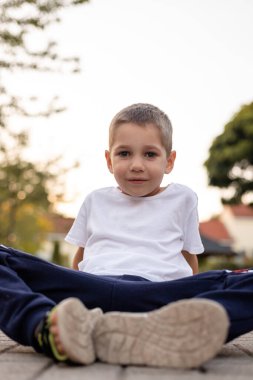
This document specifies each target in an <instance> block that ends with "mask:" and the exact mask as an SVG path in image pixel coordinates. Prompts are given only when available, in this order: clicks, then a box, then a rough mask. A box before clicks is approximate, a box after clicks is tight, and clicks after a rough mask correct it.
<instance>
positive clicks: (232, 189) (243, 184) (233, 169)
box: [204, 103, 253, 205]
mask: <svg viewBox="0 0 253 380" xmlns="http://www.w3.org/2000/svg"><path fill="white" fill-rule="evenodd" d="M204 165H205V167H206V169H207V172H208V177H209V185H211V186H216V187H219V188H222V189H227V190H228V191H227V193H229V194H228V195H227V196H226V197H223V198H222V202H223V203H230V204H238V203H241V202H243V203H245V204H248V205H251V204H253V202H252V200H253V199H252V195H253V103H250V104H247V105H244V106H242V107H241V109H240V110H239V112H238V113H236V114H235V115H234V116H233V117H232V119H231V120H230V121H229V122H228V123H227V124H226V125H225V127H224V131H223V133H222V134H221V135H219V136H217V137H216V138H215V139H214V141H213V142H212V145H211V147H210V149H209V157H208V159H207V160H206V161H205V163H204Z"/></svg>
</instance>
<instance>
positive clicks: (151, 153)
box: [145, 152, 157, 158]
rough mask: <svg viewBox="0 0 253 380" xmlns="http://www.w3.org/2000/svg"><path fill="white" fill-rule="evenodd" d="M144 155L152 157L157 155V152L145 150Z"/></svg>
mask: <svg viewBox="0 0 253 380" xmlns="http://www.w3.org/2000/svg"><path fill="white" fill-rule="evenodd" d="M145 156H146V157H148V158H153V157H156V156H157V153H155V152H146V153H145Z"/></svg>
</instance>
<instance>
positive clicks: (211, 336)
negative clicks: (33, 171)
mask: <svg viewBox="0 0 253 380" xmlns="http://www.w3.org/2000/svg"><path fill="white" fill-rule="evenodd" d="M175 157H176V154H175V152H174V151H172V147H171V126H170V122H169V120H168V118H167V116H166V115H165V114H164V113H163V112H162V111H160V110H159V109H158V108H156V107H154V106H151V105H146V104H137V105H133V106H130V107H127V108H126V109H124V110H122V111H121V112H120V113H119V114H118V115H116V116H115V118H114V119H113V121H112V124H111V127H110V144H109V151H107V152H106V160H107V165H108V168H109V170H110V171H111V172H112V173H113V175H114V176H115V179H116V181H117V183H118V188H107V189H101V190H98V191H95V192H93V193H91V194H90V195H89V196H88V197H87V198H86V200H85V202H84V204H83V206H82V207H81V209H80V212H79V214H78V217H77V219H76V221H75V223H74V225H73V227H72V229H71V231H70V232H69V234H68V236H67V240H68V241H69V242H71V243H74V244H76V245H78V246H79V248H78V251H77V254H76V256H75V260H74V267H75V268H77V266H79V269H80V270H79V271H76V270H71V269H67V268H62V267H58V266H56V265H53V264H51V263H49V262H46V261H43V260H40V259H38V258H36V257H34V256H31V255H27V254H25V253H23V252H20V251H18V250H13V249H11V248H6V247H4V246H0V307H1V313H0V328H1V329H2V330H3V331H4V332H5V333H6V334H7V335H8V336H9V337H11V338H12V339H14V340H16V341H17V342H19V343H21V344H25V345H31V346H33V347H34V348H35V349H36V350H37V351H38V352H43V353H45V354H47V355H48V356H51V357H53V358H54V359H55V360H57V361H66V360H70V361H73V362H77V363H83V364H89V363H92V362H93V361H94V360H95V359H96V358H97V359H99V360H101V361H104V362H107V363H116V364H134V365H135V364H138V365H152V366H158V367H161V366H165V367H173V368H193V367H197V366H199V365H201V364H203V363H204V362H205V361H207V360H208V359H210V358H212V357H214V356H215V355H216V354H217V352H218V351H219V350H220V349H221V347H222V345H223V343H224V342H226V341H229V340H231V339H234V338H235V337H237V336H239V335H241V334H243V333H246V332H249V331H251V330H252V329H253V304H252V294H253V276H252V272H250V271H245V272H244V273H241V272H240V273H238V272H229V271H225V270H222V271H211V272H207V273H201V274H194V275H192V272H194V273H196V272H197V261H196V256H195V255H196V254H198V253H201V252H202V250H203V248H202V244H201V241H200V238H199V233H198V217H197V200H196V196H195V194H194V193H193V192H192V191H191V190H190V189H188V188H186V187H185V186H182V185H178V184H170V185H168V186H167V187H165V188H162V187H160V185H161V181H162V178H163V175H164V174H166V173H170V171H171V170H172V168H173V165H174V161H175ZM84 248H85V254H84ZM72 297H75V298H72ZM84 305H85V306H84Z"/></svg>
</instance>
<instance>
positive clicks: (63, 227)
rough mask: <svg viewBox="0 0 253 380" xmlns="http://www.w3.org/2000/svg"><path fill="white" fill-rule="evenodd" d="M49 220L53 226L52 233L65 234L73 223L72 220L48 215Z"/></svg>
mask: <svg viewBox="0 0 253 380" xmlns="http://www.w3.org/2000/svg"><path fill="white" fill-rule="evenodd" d="M48 217H49V220H50V221H51V222H52V224H53V229H54V230H53V232H56V233H60V234H67V233H68V232H69V230H70V228H71V226H72V224H73V222H74V218H66V217H64V216H61V215H57V214H50V215H49V216H48Z"/></svg>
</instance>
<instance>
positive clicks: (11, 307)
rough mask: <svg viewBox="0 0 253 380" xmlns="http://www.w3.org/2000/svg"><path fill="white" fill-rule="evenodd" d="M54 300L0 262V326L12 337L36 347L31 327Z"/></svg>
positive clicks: (33, 328)
mask: <svg viewBox="0 0 253 380" xmlns="http://www.w3.org/2000/svg"><path fill="white" fill-rule="evenodd" d="M54 305H55V303H54V302H53V301H52V300H50V299H48V298H47V297H45V296H44V295H42V294H40V293H34V292H33V291H32V290H31V289H30V288H29V287H28V286H27V285H26V284H25V283H24V282H23V281H22V280H21V279H20V278H19V277H18V276H17V274H16V273H15V272H14V271H13V270H12V269H10V268H8V267H5V266H3V265H0V309H1V311H0V329H1V330H2V331H3V332H4V333H5V334H6V335H8V336H9V337H10V338H12V339H14V340H15V341H17V342H19V343H21V344H23V345H29V346H34V347H35V348H37V347H36V344H35V342H34V341H33V340H34V339H33V338H34V330H35V328H36V326H37V325H38V323H39V322H40V321H41V320H42V318H43V317H44V315H45V313H46V312H47V311H48V310H50V309H52V307H53V306H54Z"/></svg>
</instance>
